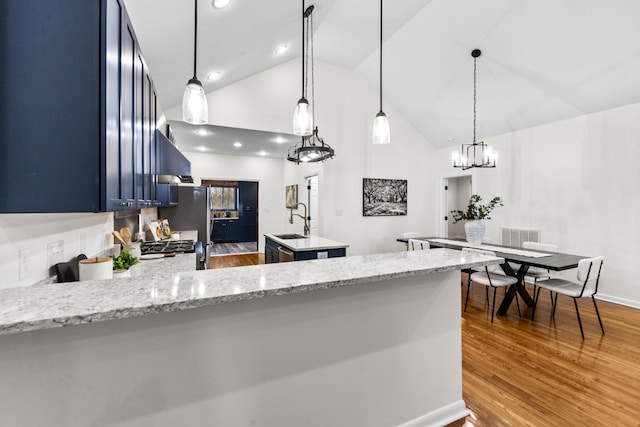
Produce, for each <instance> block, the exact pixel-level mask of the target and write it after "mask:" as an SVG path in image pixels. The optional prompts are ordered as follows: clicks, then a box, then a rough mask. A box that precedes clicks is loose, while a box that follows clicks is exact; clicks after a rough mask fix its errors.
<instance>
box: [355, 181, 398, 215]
mask: <svg viewBox="0 0 640 427" xmlns="http://www.w3.org/2000/svg"><path fill="white" fill-rule="evenodd" d="M407 195H408V182H407V180H406V179H380V178H362V216H403V215H406V214H407Z"/></svg>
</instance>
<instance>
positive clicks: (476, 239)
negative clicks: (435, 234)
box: [451, 194, 504, 246]
mask: <svg viewBox="0 0 640 427" xmlns="http://www.w3.org/2000/svg"><path fill="white" fill-rule="evenodd" d="M481 201H482V197H480V196H479V195H477V194H473V195H472V196H471V198H470V199H469V205H468V206H467V210H466V211H461V210H453V211H451V214H452V217H453V223H454V224H455V223H456V222H458V221H466V223H465V224H464V231H465V233H466V235H467V242H469V244H470V245H472V246H479V245H481V244H482V238H483V237H484V232H485V230H486V226H485V224H484V223H483V222H482V221H483V220H485V219H491V217H490V216H489V214H490V213H491V211H493V210H494V209H495V208H496V207H498V206H504V205H503V204H502V201H501V200H500V198H499V197H494V198H493V199H491V201H490V202H489V203H487V204H486V205H483V204H481V203H480V202H481Z"/></svg>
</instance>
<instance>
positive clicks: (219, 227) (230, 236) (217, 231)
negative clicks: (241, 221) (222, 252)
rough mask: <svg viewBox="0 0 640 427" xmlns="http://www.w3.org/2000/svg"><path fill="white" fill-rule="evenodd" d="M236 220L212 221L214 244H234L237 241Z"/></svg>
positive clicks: (237, 229)
mask: <svg viewBox="0 0 640 427" xmlns="http://www.w3.org/2000/svg"><path fill="white" fill-rule="evenodd" d="M238 231H239V228H238V220H237V219H216V220H214V221H213V231H212V239H211V240H213V242H214V243H235V242H237V241H238Z"/></svg>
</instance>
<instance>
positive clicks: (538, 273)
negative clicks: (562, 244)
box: [522, 242, 558, 304]
mask: <svg viewBox="0 0 640 427" xmlns="http://www.w3.org/2000/svg"><path fill="white" fill-rule="evenodd" d="M522 249H531V250H533V251H541V252H558V245H554V244H552V243H539V242H522ZM546 279H551V272H550V271H549V269H547V268H540V267H529V269H528V270H527V274H526V275H525V276H524V279H523V282H527V283H531V284H532V285H533V295H535V294H536V288H537V287H538V280H546ZM549 295H550V296H551V303H552V304H553V295H552V293H551V292H549Z"/></svg>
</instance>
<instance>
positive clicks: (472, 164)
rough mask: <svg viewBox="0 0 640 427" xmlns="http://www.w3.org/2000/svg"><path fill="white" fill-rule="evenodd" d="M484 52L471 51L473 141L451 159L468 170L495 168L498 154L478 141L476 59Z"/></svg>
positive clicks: (457, 166) (455, 164)
mask: <svg viewBox="0 0 640 427" xmlns="http://www.w3.org/2000/svg"><path fill="white" fill-rule="evenodd" d="M481 54H482V51H480V49H474V50H473V51H472V52H471V56H472V57H473V142H472V143H471V144H462V149H461V150H460V153H458V152H457V151H454V152H453V153H452V154H451V161H452V163H453V167H454V168H462V170H467V169H471V168H495V167H496V160H497V158H498V155H497V153H496V152H494V151H493V149H492V148H491V147H490V146H489V145H487V144H485V143H484V142H482V141H480V142H477V141H476V68H477V66H476V61H477V59H478V57H479V56H480V55H481Z"/></svg>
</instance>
